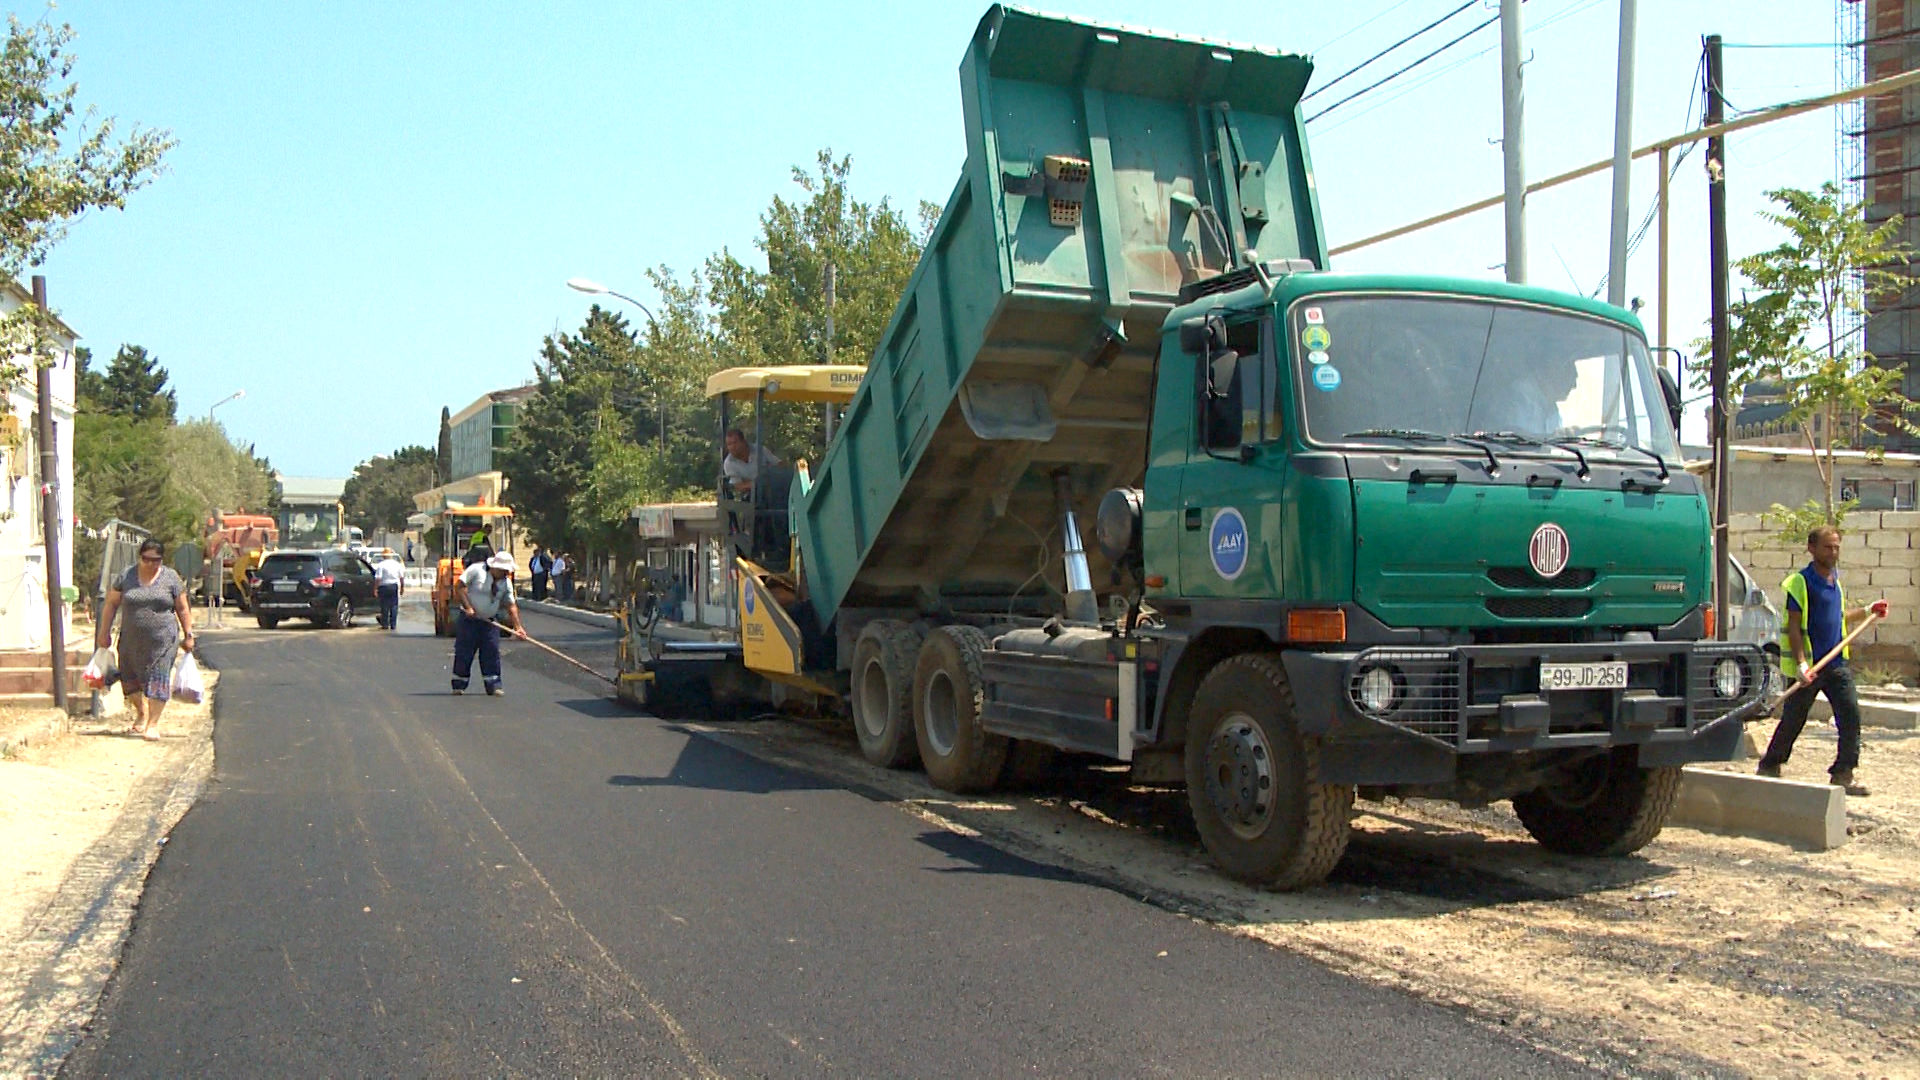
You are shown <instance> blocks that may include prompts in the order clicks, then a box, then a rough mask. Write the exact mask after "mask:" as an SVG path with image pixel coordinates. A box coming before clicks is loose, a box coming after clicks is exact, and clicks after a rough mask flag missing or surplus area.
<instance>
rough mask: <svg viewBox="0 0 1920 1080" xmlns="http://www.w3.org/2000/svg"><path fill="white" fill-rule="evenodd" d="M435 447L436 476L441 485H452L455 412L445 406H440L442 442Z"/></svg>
mask: <svg viewBox="0 0 1920 1080" xmlns="http://www.w3.org/2000/svg"><path fill="white" fill-rule="evenodd" d="M434 446H435V450H434V455H433V462H434V475H435V476H437V477H439V482H440V483H441V484H450V483H452V482H453V410H452V409H449V408H447V407H446V406H445V405H442V406H440V441H439V442H437V443H435V444H434ZM435 486H438V485H435Z"/></svg>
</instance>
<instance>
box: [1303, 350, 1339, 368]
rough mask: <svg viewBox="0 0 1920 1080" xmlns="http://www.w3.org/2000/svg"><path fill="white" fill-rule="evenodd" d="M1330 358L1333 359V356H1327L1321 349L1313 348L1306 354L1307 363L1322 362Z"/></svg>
mask: <svg viewBox="0 0 1920 1080" xmlns="http://www.w3.org/2000/svg"><path fill="white" fill-rule="evenodd" d="M1331 359H1333V357H1331V356H1328V355H1327V354H1326V352H1325V351H1324V350H1321V349H1315V350H1313V351H1312V352H1310V353H1308V354H1307V363H1309V364H1324V363H1326V362H1327V361H1329V360H1331Z"/></svg>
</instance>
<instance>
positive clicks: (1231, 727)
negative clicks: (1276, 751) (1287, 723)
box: [1206, 713, 1274, 839]
mask: <svg viewBox="0 0 1920 1080" xmlns="http://www.w3.org/2000/svg"><path fill="white" fill-rule="evenodd" d="M1206 765H1207V798H1208V800H1209V801H1211V802H1212V803H1213V808H1214V809H1215V810H1216V811H1218V812H1219V814H1220V818H1221V820H1222V821H1224V822H1225V823H1226V825H1227V827H1228V828H1229V829H1232V830H1233V832H1234V834H1235V835H1236V836H1239V837H1241V838H1242V839H1252V838H1254V837H1257V836H1259V835H1260V834H1261V833H1263V832H1265V831H1266V829H1267V825H1268V824H1269V823H1270V822H1271V821H1272V820H1273V794H1274V793H1273V748H1272V747H1271V746H1269V745H1267V737H1266V734H1265V733H1264V732H1262V731H1261V730H1260V726H1259V725H1258V724H1255V723H1254V722H1253V719H1252V718H1251V717H1249V716H1246V715H1245V714H1243V713H1235V714H1233V715H1230V716H1228V717H1226V718H1225V719H1223V720H1222V721H1221V722H1220V726H1219V727H1218V728H1217V729H1216V730H1215V731H1214V733H1213V738H1211V739H1209V740H1207V762H1206Z"/></svg>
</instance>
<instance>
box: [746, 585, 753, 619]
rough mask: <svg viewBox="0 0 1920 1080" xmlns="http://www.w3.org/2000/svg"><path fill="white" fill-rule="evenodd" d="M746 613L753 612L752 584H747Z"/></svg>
mask: <svg viewBox="0 0 1920 1080" xmlns="http://www.w3.org/2000/svg"><path fill="white" fill-rule="evenodd" d="M747 614H749V615H751V614H753V586H752V585H748V586H747Z"/></svg>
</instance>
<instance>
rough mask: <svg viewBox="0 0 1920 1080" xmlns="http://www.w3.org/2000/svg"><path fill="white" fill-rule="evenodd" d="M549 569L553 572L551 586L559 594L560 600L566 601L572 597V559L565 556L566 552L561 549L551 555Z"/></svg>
mask: <svg viewBox="0 0 1920 1080" xmlns="http://www.w3.org/2000/svg"><path fill="white" fill-rule="evenodd" d="M550 571H551V573H552V574H553V587H554V590H555V591H556V592H557V593H558V594H559V599H560V602H561V603H566V602H567V601H568V600H571V599H573V589H572V588H571V585H572V583H573V581H572V578H573V560H571V559H569V558H568V557H567V553H566V552H564V551H563V552H561V553H560V554H558V555H555V556H554V557H553V565H552V567H550Z"/></svg>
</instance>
